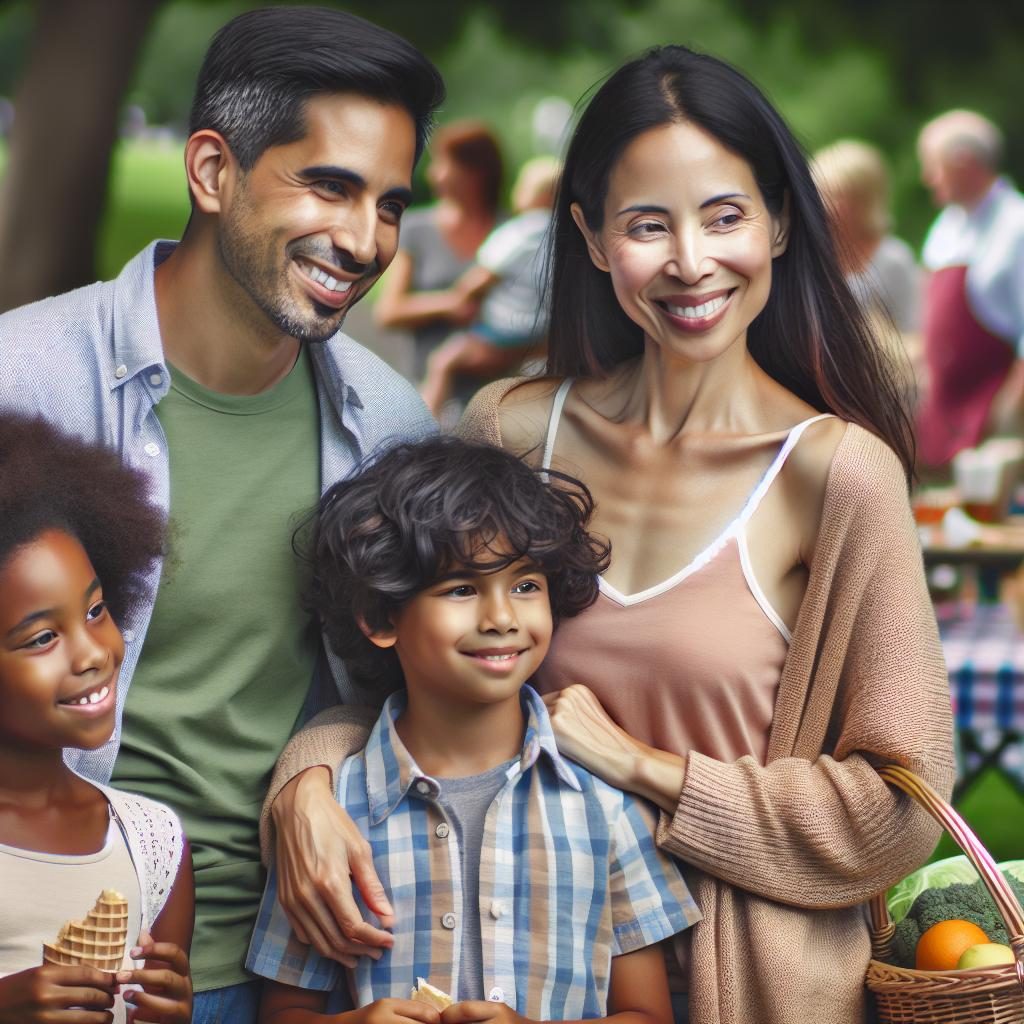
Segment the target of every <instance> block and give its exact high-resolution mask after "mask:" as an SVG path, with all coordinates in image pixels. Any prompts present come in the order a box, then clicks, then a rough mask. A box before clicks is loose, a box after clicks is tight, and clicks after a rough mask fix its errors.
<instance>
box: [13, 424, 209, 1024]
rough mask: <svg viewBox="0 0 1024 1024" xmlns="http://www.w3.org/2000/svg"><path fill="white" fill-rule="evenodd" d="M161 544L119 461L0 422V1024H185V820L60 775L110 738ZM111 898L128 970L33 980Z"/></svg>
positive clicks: (133, 477) (32, 427) (188, 903)
mask: <svg viewBox="0 0 1024 1024" xmlns="http://www.w3.org/2000/svg"><path fill="white" fill-rule="evenodd" d="M163 535H164V530H163V523H162V519H161V516H160V514H159V512H158V511H157V510H156V509H154V508H153V507H152V506H151V505H149V504H148V502H147V501H146V497H145V483H144V480H143V479H142V478H141V477H140V476H138V475H137V474H135V473H133V472H131V471H130V470H127V469H125V468H124V467H123V466H122V465H121V464H120V462H119V460H118V459H117V457H116V456H114V455H112V454H110V453H108V452H106V451H104V450H102V449H99V448H95V447H92V446H89V445H86V444H85V443H83V442H81V441H78V440H75V439H72V438H68V437H63V436H61V435H60V434H58V433H57V432H56V431H54V430H53V428H52V427H50V426H48V425H47V424H46V423H45V422H44V421H42V420H38V421H31V420H25V419H19V418H15V417H9V416H7V417H0V701H2V703H3V708H4V711H3V715H2V716H0V1024H8V1022H11V1024H13V1022H17V1024H31V1022H35V1021H39V1022H42V1021H54V1022H60V1024H91V1022H97V1024H99V1022H105V1021H111V1020H113V1021H125V1020H134V1021H137V1022H139V1024H141V1022H143V1021H153V1022H161V1024H186V1022H188V1021H189V1020H190V1019H191V1013H192V986H191V980H190V977H189V967H188V957H187V950H188V946H189V943H190V940H191V935H192V916H193V890H192V869H191V862H190V858H189V857H188V856H184V853H185V842H184V836H183V835H182V831H181V826H180V824H179V822H178V819H177V818H176V817H175V815H174V814H173V812H171V811H170V810H169V809H168V808H166V807H163V806H162V805H159V804H155V803H152V802H151V801H148V800H143V799H142V798H141V797H134V796H130V795H129V794H127V793H120V792H117V791H116V790H111V789H107V788H105V787H101V786H97V785H94V784H93V783H91V782H88V781H87V780H86V779H84V778H81V777H80V776H78V775H76V774H75V773H74V772H72V771H71V770H70V769H69V768H68V767H67V766H66V765H65V764H64V760H63V750H64V748H74V747H78V748H83V749H94V748H96V747H99V746H101V745H102V744H103V743H105V742H106V741H107V739H108V738H109V737H110V734H111V732H112V731H113V728H114V717H115V709H116V696H117V676H118V671H119V669H120V666H121V661H122V659H123V657H124V641H123V640H122V637H121V633H120V631H119V630H118V627H117V623H116V619H117V618H118V617H119V616H120V615H121V613H122V612H123V611H124V609H125V608H126V607H127V605H128V603H129V602H130V600H131V599H132V597H133V596H134V594H135V593H136V592H137V590H138V588H139V587H140V586H141V579H142V573H143V571H144V570H145V569H146V568H147V567H148V566H149V565H150V563H151V562H152V561H153V559H155V558H156V557H157V556H158V555H160V554H161V552H162V549H163ZM107 889H116V890H118V891H119V892H121V893H122V894H123V895H124V896H125V897H126V899H127V901H128V938H129V943H130V946H131V947H132V948H130V949H129V950H128V953H129V955H130V957H131V960H130V961H129V959H128V957H126V958H125V963H124V964H123V968H124V969H122V970H119V971H117V972H116V973H108V972H106V971H101V970H98V969H96V968H94V967H81V966H75V967H70V966H58V965H54V964H42V965H41V963H40V961H41V960H42V946H43V943H49V944H51V945H52V944H54V943H56V941H57V936H58V933H59V932H60V930H61V926H62V925H63V924H64V922H66V921H68V920H79V919H81V918H84V917H85V916H86V914H87V913H88V912H89V910H90V909H91V908H92V906H93V904H94V903H95V902H96V899H97V897H98V896H99V894H100V893H101V892H102V891H104V890H107ZM136 937H138V939H137V942H136ZM142 960H145V964H144V965H143V964H142V963H141V961H142ZM122 986H131V988H130V989H128V990H126V991H124V992H123V994H122V999H115V996H117V995H118V993H119V991H120V990H121V987H122ZM125 1004H127V1005H128V1006H132V1007H134V1009H133V1010H128V1011H127V1012H126V1008H125Z"/></svg>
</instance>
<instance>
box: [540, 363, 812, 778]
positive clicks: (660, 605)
mask: <svg viewBox="0 0 1024 1024" xmlns="http://www.w3.org/2000/svg"><path fill="white" fill-rule="evenodd" d="M571 385H572V381H571V380H566V381H564V382H563V383H562V385H561V387H560V388H559V390H558V392H557V394H556V396H555V401H554V404H553V406H552V410H551V419H550V422H549V424H548V432H547V440H546V443H545V448H544V454H543V462H542V465H543V468H545V469H548V468H550V465H551V457H552V452H553V448H554V440H555V435H556V433H557V430H558V420H559V418H560V416H561V412H562V406H563V405H564V403H565V398H566V395H567V394H568V392H569V388H570V387H571ZM825 415H827V414H825ZM823 418H825V416H824V415H823V416H814V417H812V418H811V419H808V420H805V421H803V422H802V423H799V424H797V425H796V426H795V427H793V428H792V430H790V432H789V434H788V436H787V437H786V439H785V441H784V442H783V444H782V446H781V448H780V449H779V452H778V454H777V455H776V457H775V459H774V461H773V462H772V464H771V465H770V466H769V468H768V470H767V471H766V472H765V474H764V476H763V477H762V478H761V481H760V483H759V484H758V485H757V487H756V488H755V489H754V491H753V493H752V494H751V495H750V497H749V499H748V500H747V502H746V504H745V505H744V507H743V509H742V510H741V511H740V513H739V514H738V515H737V516H736V518H735V519H734V520H733V521H732V522H731V523H730V524H729V525H728V526H727V527H726V528H725V530H724V531H723V532H722V533H721V534H720V535H719V537H718V538H717V539H716V540H714V541H713V542H712V543H711V544H710V545H709V546H708V547H707V548H705V549H704V551H702V552H701V553H700V554H699V555H697V557H696V558H694V559H693V561H691V562H690V563H689V565H686V566H685V567H683V568H682V569H680V570H679V571H678V572H676V573H674V574H673V575H672V576H670V577H669V578H668V579H666V580H664V581H663V582H661V583H659V584H657V585H655V586H653V587H650V588H648V589H647V590H644V591H642V592H640V593H637V594H621V593H619V592H618V591H617V590H616V589H615V588H614V587H613V586H611V585H610V584H608V583H607V582H606V581H605V580H604V579H601V580H600V593H599V595H598V599H597V602H596V603H595V604H594V605H592V606H591V607H590V608H588V609H587V610H586V611H585V612H583V613H582V614H581V615H578V616H577V617H575V618H572V619H567V620H565V621H564V622H562V623H561V624H560V625H559V627H558V630H557V631H556V632H555V636H554V640H553V642H552V645H551V651H550V653H549V654H548V656H547V658H546V659H545V661H544V663H543V665H542V666H541V669H540V671H539V672H538V674H537V677H536V679H535V681H534V682H535V685H536V686H537V689H538V690H539V691H540V692H541V693H547V692H550V691H552V690H557V689H561V688H563V687H565V686H568V685H569V684H571V683H585V684H586V685H587V686H589V687H590V688H591V690H593V691H594V693H595V695H596V696H597V697H598V699H599V700H600V701H601V703H602V705H603V706H604V707H605V709H606V710H607V711H608V713H609V714H610V715H611V716H612V717H613V718H614V719H615V721H616V722H618V723H619V725H621V726H622V728H623V729H625V730H626V731H627V732H628V733H630V734H631V735H633V736H636V737H637V738H638V739H640V740H643V741H644V742H646V743H650V744H651V745H653V746H654V747H657V748H658V749H660V750H667V751H671V752H673V753H678V754H685V753H687V752H688V751H690V750H696V751H699V752H700V753H702V754H705V755H707V756H708V757H713V758H715V759H716V760H719V761H725V762H731V761H735V760H737V759H738V758H740V757H744V756H751V757H754V758H755V759H756V760H757V761H758V762H759V763H761V764H763V763H764V761H765V757H766V754H767V750H768V734H769V731H770V729H771V724H772V717H773V714H774V707H775V697H776V694H777V691H778V687H779V679H780V677H781V675H782V666H783V663H784V661H785V658H786V652H787V650H788V644H789V640H790V633H789V630H788V629H787V628H786V624H785V623H784V622H783V621H782V619H781V617H780V616H779V615H778V613H777V612H776V611H775V609H774V608H773V607H772V606H771V604H770V602H769V601H768V599H767V598H766V597H765V595H764V592H763V591H762V590H761V587H760V585H759V584H758V582H757V578H756V577H755V575H754V572H753V569H752V567H751V563H750V555H749V551H748V547H747V532H746V528H747V523H748V522H749V520H750V517H751V516H752V515H753V514H754V513H755V512H756V511H757V507H758V505H759V504H760V502H761V500H762V498H763V497H764V495H765V494H766V493H767V491H768V489H769V488H770V487H771V485H772V482H773V481H774V480H775V477H776V476H777V475H778V473H779V470H781V469H782V467H783V465H784V464H785V461H786V459H787V457H788V456H789V453H790V452H791V451H792V450H793V447H794V446H795V445H796V443H797V441H798V440H799V439H800V436H801V434H802V433H803V431H804V430H805V429H806V428H807V427H808V426H810V424H812V423H815V422H817V421H818V420H819V419H823ZM612 557H613V558H614V550H613V552H612Z"/></svg>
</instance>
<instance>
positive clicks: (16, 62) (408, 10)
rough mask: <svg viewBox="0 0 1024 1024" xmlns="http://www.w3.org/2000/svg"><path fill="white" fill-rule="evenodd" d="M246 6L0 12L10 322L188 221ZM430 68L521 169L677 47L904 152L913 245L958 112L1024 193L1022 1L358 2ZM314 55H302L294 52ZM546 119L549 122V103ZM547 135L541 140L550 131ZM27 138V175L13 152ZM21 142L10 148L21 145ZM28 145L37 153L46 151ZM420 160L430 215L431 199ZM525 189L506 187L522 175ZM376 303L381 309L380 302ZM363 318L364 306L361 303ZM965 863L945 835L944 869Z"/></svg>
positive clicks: (1006, 795) (2, 215)
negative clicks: (193, 164)
mask: <svg viewBox="0 0 1024 1024" xmlns="http://www.w3.org/2000/svg"><path fill="white" fill-rule="evenodd" d="M256 6H262V4H258V3H247V2H244V0H34V2H30V0H0V97H5V99H3V100H0V129H2V130H3V134H4V136H7V135H8V132H9V130H10V127H11V120H12V117H14V116H15V115H16V116H17V117H18V118H20V119H21V120H20V121H19V122H18V128H17V131H18V134H19V136H20V138H18V139H17V141H15V142H13V143H11V142H10V141H9V140H8V139H7V138H4V139H0V170H2V172H3V182H2V185H0V261H2V266H3V270H4V272H3V274H0V308H8V307H9V306H11V305H15V304H19V303H20V302H22V301H28V300H29V299H30V298H37V297H41V296H44V295H47V294H53V293H55V292H58V291H63V290H65V289H66V288H70V287H74V286H76V285H79V284H85V283H88V282H90V281H92V280H95V279H97V278H109V277H112V276H114V275H116V273H117V272H118V270H119V269H120V267H121V266H122V265H123V264H124V263H125V262H126V261H127V260H128V259H129V258H130V257H131V256H132V255H134V253H136V252H137V251H138V250H139V249H141V248H142V247H143V246H144V245H145V244H147V243H148V242H149V241H150V240H152V239H153V238H177V237H179V236H180V234H181V230H182V228H183V226H184V224H185V221H186V219H187V216H188V196H187V191H186V186H185V180H184V173H183V170H182V157H181V143H182V140H183V137H184V127H185V124H186V121H187V116H188V107H189V103H190V101H191V94H192V87H193V83H194V81H195V77H196V73H197V71H198V68H199V64H200V62H201V60H202V56H203V53H204V51H205V48H206V45H207V43H208V41H209V39H210V37H211V36H212V35H213V33H214V32H215V31H216V30H217V28H218V27H219V26H220V25H222V24H223V23H224V22H226V21H227V20H229V19H230V18H231V17H233V16H234V15H236V14H238V13H240V12H242V11H244V10H246V9H249V8H252V7H256ZM335 6H339V7H344V8H345V9H347V10H350V11H352V12H353V13H357V14H361V15H363V16H366V17H369V18H371V19H372V20H374V21H376V22H378V23H379V24H382V25H385V26H386V27H388V28H391V29H393V30H395V31H397V32H399V33H401V34H402V35H404V36H406V37H407V38H408V39H410V40H411V41H412V42H413V43H415V44H416V45H418V46H419V47H420V48H421V49H423V50H424V51H425V52H427V53H428V54H429V55H430V56H431V57H432V58H433V59H434V61H435V62H436V63H437V64H438V66H439V67H440V69H441V71H442V73H443V74H444V77H445V80H446V82H447V85H448V99H447V101H446V103H445V105H444V107H443V109H442V111H441V112H440V117H439V120H440V121H441V122H442V123H443V122H445V121H448V120H452V119H455V118H459V117H478V118H482V119H483V120H485V121H487V122H489V123H490V124H491V125H493V127H494V128H495V129H496V131H497V133H498V135H499V136H500V138H501V140H502V143H503V146H504V150H505V155H506V164H507V168H508V169H509V172H511V171H512V170H514V168H515V167H516V166H518V165H519V164H520V163H521V162H522V161H523V160H525V159H526V158H527V157H529V156H531V155H533V153H534V152H535V151H536V150H537V148H538V146H539V145H541V146H544V145H546V146H547V147H548V148H552V149H553V148H555V147H556V146H557V140H553V139H550V138H548V139H546V140H544V139H540V140H539V139H538V130H537V129H538V114H537V111H538V105H539V104H542V103H543V101H548V109H549V110H552V109H554V110H557V107H558V104H557V103H556V104H552V103H551V101H552V99H557V100H561V101H563V102H562V106H563V108H564V107H567V106H568V105H575V104H576V103H577V101H578V100H579V99H580V98H581V97H583V96H584V95H585V94H586V92H587V90H588V89H589V88H590V87H591V86H592V85H593V84H594V83H595V82H597V81H598V80H600V79H601V78H602V77H603V76H604V75H606V74H607V73H608V72H609V71H610V70H612V69H613V68H614V67H615V66H617V65H618V64H620V63H621V62H622V61H623V60H624V59H625V58H627V57H629V56H631V55H633V54H636V53H638V52H640V51H641V50H643V49H644V48H646V47H648V46H652V45H656V44H659V43H666V42H681V43H685V44H687V45H690V46H693V47H695V48H697V49H701V50H706V51H707V52H709V53H712V54H715V55H716V56H719V57H722V58H724V59H726V60H728V61H730V62H732V63H733V64H735V65H737V66H738V67H740V68H741V69H742V70H743V71H745V72H746V73H747V74H748V75H749V76H750V77H751V78H753V79H754V80H755V81H756V82H757V83H758V84H759V85H760V86H761V87H762V88H763V89H764V90H765V92H766V93H767V94H768V96H769V97H770V98H771V99H772V101H773V102H774V103H775V105H776V106H777V107H778V108H779V109H780V110H781V112H782V113H783V115H784V116H785V117H786V119H787V120H788V121H789V123H790V124H791V126H792V127H793V129H794V130H795V132H796V134H797V136H798V138H799V139H800V140H801V142H802V143H803V144H804V146H805V147H806V148H807V149H808V150H809V151H811V150H814V149H816V148H818V147H820V146H822V145H825V144H827V143H830V142H832V141H834V140H835V139H837V138H841V137H859V138H863V139H865V140H867V141H869V142H872V143H874V144H876V145H877V146H878V147H879V148H880V149H881V150H882V152H883V153H884V154H885V155H886V157H887V159H888V161H889V164H890V168H891V172H892V179H893V210H894V214H895V225H894V227H895V233H896V234H898V235H900V236H902V237H903V238H905V239H906V240H907V241H908V242H909V243H910V244H911V245H912V246H913V247H914V248H915V250H918V251H919V249H920V244H921V241H922V239H923V237H924V233H925V231H926V229H927V226H928V224H929V223H930V221H931V220H932V218H933V217H934V215H935V210H934V209H933V208H932V206H931V204H930V199H929V196H928V194H927V192H926V190H925V189H924V188H923V186H922V185H921V184H920V182H919V179H918V167H917V162H916V156H915V151H914V144H915V139H916V135H917V131H918V129H919V127H920V125H921V124H922V123H923V122H924V121H925V120H927V119H928V118H930V117H931V116H933V115H935V114H936V113H939V112H941V111H942V110H945V109H948V108H950V107H970V108H974V109H977V110H979V111H981V112H982V113H984V114H986V115H987V116H989V117H990V118H992V119H993V120H994V121H995V122H996V123H997V124H1000V125H1001V126H1002V128H1003V129H1004V131H1005V132H1006V136H1007V154H1006V170H1007V172H1008V173H1009V174H1010V176H1011V177H1012V178H1014V179H1016V180H1017V181H1018V182H1019V181H1021V180H1022V179H1024V104H1022V103H1021V93H1022V88H1024V70H1022V69H1024V4H1022V3H1019V2H1013V3H1007V2H1005V0H970V2H962V0H932V2H926V0H771V2H766V0H492V2H489V3H480V2H472V0H376V2H371V0H353V2H351V3H346V4H336V5H335ZM297 59H301V58H300V57H297ZM542 109H543V108H542ZM541 134H542V135H543V133H541ZM22 141H24V142H25V146H24V149H25V150H26V152H24V153H22V154H20V157H19V160H20V162H19V163H18V168H19V170H18V173H17V174H15V173H13V171H11V170H10V168H13V167H14V166H15V150H14V147H15V146H18V145H20V144H21V143H22ZM9 147H10V152H9V151H8V150H9ZM29 150H30V151H29ZM423 164H424V162H421V165H420V167H419V168H418V169H417V178H416V182H415V186H416V195H417V199H418V200H420V201H425V200H426V199H427V198H428V195H427V190H426V186H425V183H424V180H423V176H422V175H423ZM511 177H512V173H507V175H506V178H507V180H510V179H511ZM370 301H371V302H372V295H371V297H370ZM365 306H366V303H364V304H363V307H365ZM363 307H357V308H356V310H355V311H354V312H353V314H352V316H351V317H350V318H349V322H348V326H347V329H348V330H349V332H350V333H352V334H353V335H354V336H355V337H357V338H358V339H359V340H361V341H363V342H364V343H369V344H370V345H371V347H376V348H377V349H378V350H379V351H381V353H382V354H383V355H384V356H385V358H389V359H390V361H392V362H393V363H394V364H395V365H396V366H397V367H398V368H399V369H400V370H402V369H404V366H403V362H402V349H401V348H400V346H399V345H398V344H397V342H396V339H394V338H391V337H387V336H385V335H382V334H380V333H379V332H375V331H374V329H373V328H372V325H371V323H370V320H369V317H368V316H367V310H366V309H365V308H363ZM960 809H961V811H962V813H964V815H965V816H966V817H967V818H968V820H969V821H970V822H971V823H972V824H973V825H974V827H975V828H976V830H977V831H978V833H979V835H980V836H981V838H982V840H983V841H984V842H985V843H986V844H987V845H988V847H989V848H990V850H991V852H992V853H993V854H994V855H995V856H996V858H997V859H1005V858H1011V857H1021V856H1022V855H1024V794H1021V793H1019V792H1017V791H1015V790H1014V789H1013V788H1012V787H1011V786H1010V784H1009V783H1008V782H1007V781H1006V780H1005V779H1004V778H1003V777H1002V776H999V775H996V774H995V773H992V772H990V773H989V774H987V775H986V776H984V777H983V778H982V779H981V781H980V782H979V783H978V784H977V785H976V786H975V787H974V788H973V789H971V790H969V791H968V792H967V794H966V795H965V797H964V798H963V800H962V801H961V804H960ZM952 852H955V851H954V848H953V846H952V844H951V842H950V841H949V840H948V839H947V840H944V842H943V845H942V846H941V847H940V850H939V855H949V854H950V853H952Z"/></svg>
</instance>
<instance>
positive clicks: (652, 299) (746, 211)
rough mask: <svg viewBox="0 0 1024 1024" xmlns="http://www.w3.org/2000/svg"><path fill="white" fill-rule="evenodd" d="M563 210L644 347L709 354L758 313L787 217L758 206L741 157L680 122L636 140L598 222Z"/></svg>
mask: <svg viewBox="0 0 1024 1024" xmlns="http://www.w3.org/2000/svg"><path fill="white" fill-rule="evenodd" d="M573 216H574V217H575V219H576V223H577V225H578V226H579V228H580V230H581V231H582V232H583V235H584V237H585V238H586V240H587V245H588V248H589V250H590V257H591V259H592V260H593V262H594V264H595V266H597V267H598V268H599V269H600V270H604V271H607V272H608V273H609V274H610V275H611V280H612V287H613V288H614V289H615V295H616V297H617V298H618V300H619V304H620V305H621V306H622V308H623V310H624V311H625V312H626V314H627V315H628V316H629V318H630V319H631V320H633V321H634V323H636V324H638V325H639V326H640V327H641V328H642V329H643V332H644V335H645V336H646V338H647V341H648V343H653V344H655V345H657V346H659V347H660V348H661V349H662V350H663V351H664V352H665V353H666V354H668V355H671V356H675V357H679V358H682V359H685V360H688V361H692V362H706V361H709V360H712V359H714V358H715V357H717V356H718V355H720V354H721V353H722V352H724V351H725V350H726V349H728V348H729V347H730V346H731V345H732V344H733V343H734V342H736V341H738V340H741V339H743V340H745V338H746V332H747V328H748V327H749V326H750V324H751V322H752V321H753V320H754V318H755V317H756V316H757V315H758V313H760V312H761V310H762V309H764V306H765V303H766V302H767V301H768V293H769V291H770V290H771V282H772V259H773V258H774V257H775V256H778V255H781V253H783V252H784V251H785V248H786V231H787V227H788V218H787V216H786V215H785V211H784V212H783V215H782V216H779V217H776V216H774V215H772V214H771V213H770V212H769V211H768V208H767V207H766V206H765V202H764V199H763V198H762V196H761V190H760V189H759V188H758V185H757V181H756V180H755V178H754V174H753V171H752V170H751V168H750V166H749V165H748V164H747V163H746V161H745V160H744V159H743V158H742V157H740V156H737V155H736V154H735V153H733V152H732V151H731V150H728V149H726V148H725V147H724V146H723V145H722V144H721V143H720V142H719V141H718V140H717V139H716V138H715V137H714V136H713V135H710V134H708V133H707V132H705V131H704V130H703V129H702V128H698V127H697V126H696V125H693V124H690V123H681V124H667V125H662V126H660V127H658V128H652V129H650V130H649V131H646V132H644V133H643V134H642V135H639V136H637V137H636V138H635V139H634V140H633V141H632V142H631V143H630V144H629V145H628V146H627V147H626V149H625V150H624V151H623V153H622V156H621V157H620V158H619V161H618V163H617V164H616V165H615V167H614V168H613V170H612V174H611V177H610V180H609V188H608V195H607V197H606V199H605V207H604V226H603V227H602V228H601V230H600V231H597V232H593V231H590V230H589V228H588V227H587V225H586V223H585V221H584V219H583V215H582V211H581V210H580V208H579V206H578V205H576V204H574V205H573Z"/></svg>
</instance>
